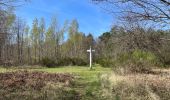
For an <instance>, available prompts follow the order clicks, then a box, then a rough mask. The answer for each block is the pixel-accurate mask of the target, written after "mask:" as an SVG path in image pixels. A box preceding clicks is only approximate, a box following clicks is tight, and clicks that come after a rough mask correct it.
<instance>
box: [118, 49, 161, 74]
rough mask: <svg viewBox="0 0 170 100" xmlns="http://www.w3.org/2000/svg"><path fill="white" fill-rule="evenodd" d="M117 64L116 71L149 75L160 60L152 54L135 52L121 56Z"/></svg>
mask: <svg viewBox="0 0 170 100" xmlns="http://www.w3.org/2000/svg"><path fill="white" fill-rule="evenodd" d="M116 62H117V63H116V69H115V70H117V69H118V70H117V71H121V73H122V72H123V73H132V72H135V73H149V72H150V69H151V67H153V66H155V65H156V64H158V59H157V57H156V56H155V55H154V54H153V53H151V52H146V51H141V50H135V51H133V52H132V53H124V54H121V55H120V56H119V58H118V59H117V60H116Z"/></svg>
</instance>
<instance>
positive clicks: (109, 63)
mask: <svg viewBox="0 0 170 100" xmlns="http://www.w3.org/2000/svg"><path fill="white" fill-rule="evenodd" d="M95 62H96V63H97V64H100V65H101V66H102V67H112V66H114V62H113V60H111V59H109V58H99V59H96V61H95Z"/></svg>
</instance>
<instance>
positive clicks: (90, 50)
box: [87, 46, 95, 69]
mask: <svg viewBox="0 0 170 100" xmlns="http://www.w3.org/2000/svg"><path fill="white" fill-rule="evenodd" d="M87 52H89V53H90V69H92V52H95V50H92V49H91V46H90V49H89V50H87Z"/></svg>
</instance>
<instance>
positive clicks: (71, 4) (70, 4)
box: [16, 0, 113, 37]
mask: <svg viewBox="0 0 170 100" xmlns="http://www.w3.org/2000/svg"><path fill="white" fill-rule="evenodd" d="M16 14H17V16H19V17H22V18H23V19H25V20H26V21H27V23H28V24H29V25H31V24H32V20H33V19H34V18H41V17H44V18H45V20H46V24H49V22H50V18H51V17H52V16H54V15H56V16H57V18H58V21H59V22H60V24H61V25H62V24H63V23H64V21H65V20H69V21H71V20H72V19H77V20H78V22H79V31H80V32H84V33H86V34H88V33H90V32H91V33H93V35H94V36H95V37H97V36H99V35H101V34H102V33H103V32H106V31H109V30H110V28H111V25H112V22H113V19H112V16H110V15H109V14H107V13H105V12H104V11H103V10H102V9H100V8H99V6H97V5H95V4H93V3H91V2H90V0H31V2H30V3H28V4H25V5H23V6H22V7H18V8H17V9H16Z"/></svg>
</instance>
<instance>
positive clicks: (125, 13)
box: [92, 0, 170, 25]
mask: <svg viewBox="0 0 170 100" xmlns="http://www.w3.org/2000/svg"><path fill="white" fill-rule="evenodd" d="M92 1H94V2H95V3H101V4H103V5H106V6H105V9H107V10H108V11H109V12H111V13H114V14H115V13H118V14H119V15H121V17H122V18H123V19H128V20H129V19H130V20H135V21H137V20H138V21H153V22H156V23H158V24H162V25H167V24H169V23H170V1H169V0H92ZM116 8H118V9H116Z"/></svg>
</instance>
